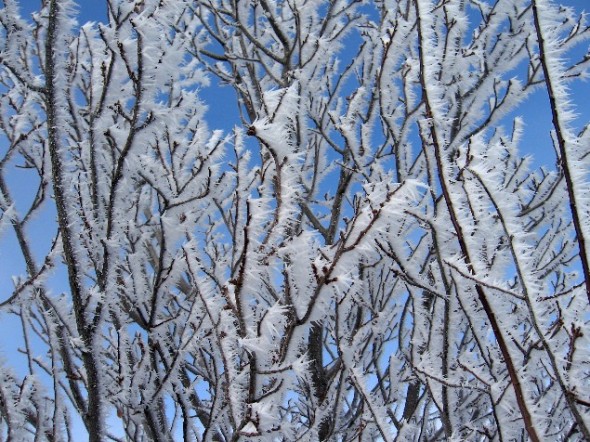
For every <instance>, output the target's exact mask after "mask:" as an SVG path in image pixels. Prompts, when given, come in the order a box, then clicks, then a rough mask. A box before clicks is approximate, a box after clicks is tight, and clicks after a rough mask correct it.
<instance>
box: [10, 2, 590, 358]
mask: <svg viewBox="0 0 590 442" xmlns="http://www.w3.org/2000/svg"><path fill="white" fill-rule="evenodd" d="M169 1H173V0H169ZM558 3H561V4H564V5H568V6H573V7H575V8H576V9H577V10H580V11H581V10H582V9H584V8H586V9H590V3H589V2H588V0H561V1H559V2H558ZM20 4H21V12H22V14H23V15H24V16H25V17H26V16H28V15H29V14H30V13H31V12H33V11H36V10H38V9H39V7H40V5H41V1H40V0H24V1H21V2H20ZM79 4H80V6H79V19H78V21H79V23H80V24H82V23H85V22H87V21H100V20H104V19H105V17H106V6H105V5H106V2H104V1H101V0H85V1H83V0H81V1H80V2H79ZM587 51H588V47H587V46H586V47H580V48H579V50H578V51H576V54H574V55H576V56H578V57H580V56H581V55H583V54H585V53H586V52H587ZM202 97H203V99H204V100H205V101H206V102H207V103H209V112H208V114H207V116H208V122H209V126H210V127H211V128H212V129H214V128H223V129H229V128H231V127H232V126H233V125H234V124H240V122H239V120H238V115H237V112H236V109H235V95H234V93H233V91H232V89H231V88H230V87H229V86H225V87H221V88H220V87H213V88H208V89H206V90H203V91H202ZM571 98H572V101H573V103H574V104H575V106H576V107H577V110H578V114H579V119H578V124H579V126H578V127H577V129H580V128H581V127H582V126H583V125H584V124H586V123H588V121H589V120H590V103H589V98H590V81H587V82H585V83H581V82H577V83H576V85H575V87H574V88H573V89H572V96H571ZM224 102H225V103H228V105H227V106H224V105H223V103H224ZM516 115H522V116H523V117H524V120H525V123H526V127H525V134H524V139H523V143H522V145H521V149H522V152H523V153H527V154H530V155H532V156H534V158H535V165H537V166H539V165H546V166H547V167H549V168H553V167H554V166H555V153H554V151H553V148H552V146H551V141H550V136H549V133H550V130H551V129H552V123H551V115H550V109H549V103H548V97H547V93H546V91H545V89H543V88H539V89H538V90H537V91H536V92H535V93H534V94H533V95H532V96H531V97H530V99H529V100H528V102H527V103H526V105H525V106H523V107H521V108H520V109H518V110H517V111H515V112H513V113H512V114H511V115H509V116H508V117H507V120H508V119H512V118H513V117H514V116H516ZM20 176H22V175H20ZM14 184H15V186H16V187H17V188H18V187H20V186H22V188H23V189H25V188H26V186H27V183H26V182H19V183H14ZM17 193H19V192H17ZM52 210H53V208H51V207H49V208H48V209H47V211H46V212H44V215H45V216H47V217H53V218H54V217H55V215H54V214H52V212H51V211H52ZM45 222H46V221H44V220H43V219H40V220H38V221H37V223H36V224H35V226H36V228H32V229H30V231H29V235H30V237H31V239H33V241H34V242H35V243H36V244H39V245H40V249H42V250H46V249H47V247H48V243H49V241H51V238H47V235H46V234H45V233H46V231H45V230H44V229H43V224H44V223H45ZM16 247H17V245H16V242H15V239H14V237H13V235H12V234H11V233H9V234H7V232H5V234H4V236H3V237H0V259H1V260H2V261H3V265H2V268H1V269H0V287H7V286H10V285H11V284H10V278H11V275H13V274H23V273H24V272H23V270H24V266H23V262H22V258H20V254H19V253H14V256H15V258H14V259H11V253H10V250H15V249H16ZM51 282H52V283H51V284H49V285H50V286H51V287H53V288H54V290H59V289H63V290H64V291H65V290H67V287H66V286H65V278H64V277H63V274H60V273H59V272H58V273H57V274H56V275H55V276H54V277H53V278H52V281H51ZM53 282H55V284H53ZM5 298H6V292H4V293H2V294H1V295H0V300H3V299H5ZM2 321H3V322H2V325H1V327H0V330H1V331H2V332H3V336H7V334H6V333H5V332H6V331H9V330H11V329H12V330H14V333H15V336H20V325H19V322H18V321H16V320H13V319H9V318H8V317H7V316H6V315H2ZM8 335H9V334H8ZM17 340H20V338H18V339H17ZM3 341H5V342H0V358H10V359H11V365H13V366H14V365H15V364H14V361H15V359H18V358H12V357H10V356H11V352H13V351H14V349H12V348H11V345H9V343H8V342H6V340H5V339H3ZM12 344H14V345H21V343H20V342H18V343H16V342H14V343H12ZM22 362H24V359H23V360H22ZM23 368H24V367H23Z"/></svg>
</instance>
